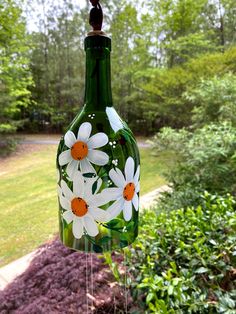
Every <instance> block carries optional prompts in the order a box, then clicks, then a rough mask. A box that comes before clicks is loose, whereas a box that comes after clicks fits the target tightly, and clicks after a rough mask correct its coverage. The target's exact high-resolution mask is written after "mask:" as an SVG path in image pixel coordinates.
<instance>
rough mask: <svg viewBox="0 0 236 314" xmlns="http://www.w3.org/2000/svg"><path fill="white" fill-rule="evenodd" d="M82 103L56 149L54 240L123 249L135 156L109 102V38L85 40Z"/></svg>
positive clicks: (131, 236) (134, 230) (133, 208)
mask: <svg viewBox="0 0 236 314" xmlns="http://www.w3.org/2000/svg"><path fill="white" fill-rule="evenodd" d="M85 51H86V88H85V104H84V107H83V109H82V110H81V112H80V113H79V114H78V115H77V116H76V117H75V119H74V120H73V122H72V123H71V124H70V126H69V127H68V129H67V132H66V134H65V135H64V136H63V137H62V139H61V141H60V144H59V147H58V153H57V168H58V171H59V178H58V199H59V226H60V228H59V229H60V238H61V241H62V242H63V243H64V245H66V246H68V247H70V248H73V249H75V250H81V251H86V252H105V251H111V250H114V249H118V248H123V247H126V246H127V245H129V244H131V243H132V242H133V241H134V240H135V238H136V237H137V235H138V209H139V190H140V184H139V176H140V159H139V151H138V147H137V143H136V140H135V138H134V136H133V134H132V132H131V130H130V129H129V128H128V126H127V124H126V123H125V122H123V121H122V119H121V118H120V117H119V115H118V114H117V112H116V110H115V109H114V107H113V104H112V93H111V77H110V72H111V71H110V51H111V39H110V38H108V37H107V36H105V35H104V33H103V32H99V31H97V32H96V31H95V32H91V35H90V36H87V37H86V38H85Z"/></svg>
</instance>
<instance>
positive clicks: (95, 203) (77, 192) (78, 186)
mask: <svg viewBox="0 0 236 314" xmlns="http://www.w3.org/2000/svg"><path fill="white" fill-rule="evenodd" d="M95 181H96V179H89V180H88V181H86V182H84V178H83V176H82V174H81V172H79V171H77V173H76V175H75V176H74V179H73V191H71V189H70V188H69V187H68V185H67V184H66V182H65V181H64V180H62V181H61V191H62V193H61V194H60V193H58V196H59V201H60V204H61V207H62V208H63V209H65V212H64V213H63V214H62V216H63V218H64V219H65V221H66V222H67V223H68V224H70V223H71V222H72V223H73V225H72V232H73V235H74V237H75V238H76V239H80V238H81V237H82V235H83V233H84V229H85V231H86V232H87V233H88V235H90V236H92V237H95V236H96V235H97V234H98V233H99V231H98V226H97V223H96V221H98V222H107V221H109V220H110V215H109V213H108V212H107V211H105V210H103V209H101V208H99V206H102V205H104V204H106V203H108V202H109V200H107V199H106V198H105V197H104V195H101V193H99V194H97V191H99V189H100V187H101V183H102V180H98V184H97V187H96V190H95V191H94V194H93V193H92V186H93V184H94V182H95Z"/></svg>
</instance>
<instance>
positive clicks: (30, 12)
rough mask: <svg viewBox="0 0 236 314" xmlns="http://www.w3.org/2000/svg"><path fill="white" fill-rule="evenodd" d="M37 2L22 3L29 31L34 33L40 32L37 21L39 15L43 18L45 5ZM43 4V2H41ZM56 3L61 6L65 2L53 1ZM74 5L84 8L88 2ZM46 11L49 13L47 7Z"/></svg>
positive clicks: (75, 0) (60, 0)
mask: <svg viewBox="0 0 236 314" xmlns="http://www.w3.org/2000/svg"><path fill="white" fill-rule="evenodd" d="M37 2H39V1H35V0H28V1H24V2H22V3H21V5H22V7H23V15H24V16H25V17H26V21H27V29H28V31H29V32H34V31H37V30H38V25H37V20H38V17H37V16H38V15H42V16H43V5H40V4H38V3H37ZM41 2H43V0H42V1H41ZM52 2H54V3H55V2H56V3H57V4H58V6H60V3H62V2H63V0H56V1H52ZM73 2H74V4H75V5H76V6H77V7H78V8H84V7H85V4H86V0H73ZM46 11H47V6H46Z"/></svg>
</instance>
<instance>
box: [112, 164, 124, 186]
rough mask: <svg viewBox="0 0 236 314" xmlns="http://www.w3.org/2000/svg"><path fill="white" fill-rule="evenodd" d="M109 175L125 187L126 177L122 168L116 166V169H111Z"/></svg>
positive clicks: (115, 182) (116, 182)
mask: <svg viewBox="0 0 236 314" xmlns="http://www.w3.org/2000/svg"><path fill="white" fill-rule="evenodd" d="M109 177H110V178H111V180H112V181H113V183H114V184H115V185H116V186H118V187H120V188H124V186H125V178H124V176H123V173H122V172H121V171H120V169H118V168H116V170H114V169H111V170H110V172H109Z"/></svg>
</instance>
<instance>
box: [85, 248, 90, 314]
mask: <svg viewBox="0 0 236 314" xmlns="http://www.w3.org/2000/svg"><path fill="white" fill-rule="evenodd" d="M85 260H86V307H87V309H86V313H87V314H89V304H88V285H89V283H88V253H87V252H86V253H85Z"/></svg>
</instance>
